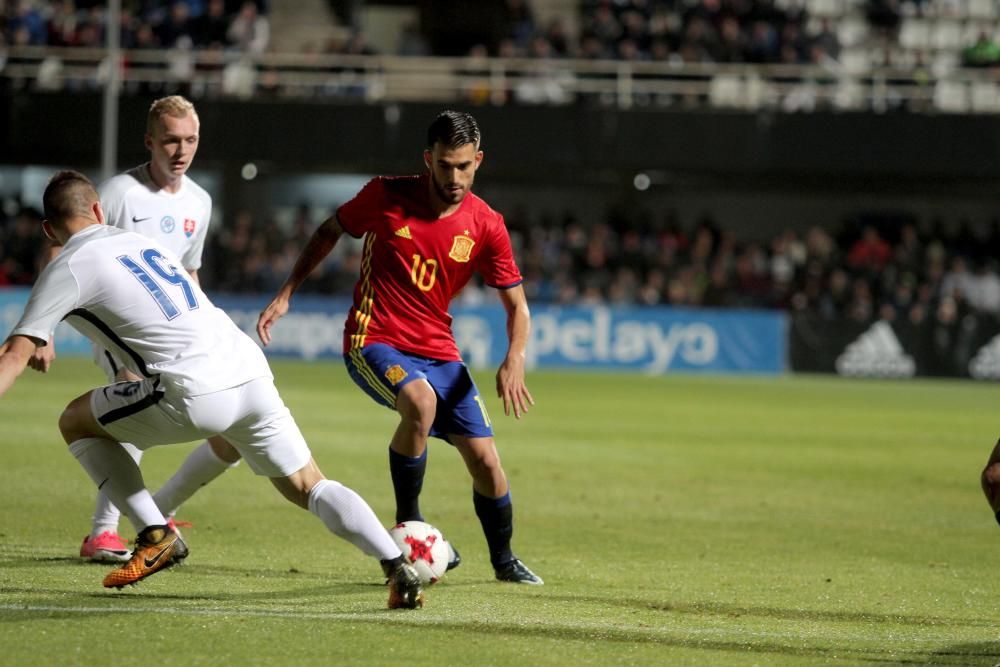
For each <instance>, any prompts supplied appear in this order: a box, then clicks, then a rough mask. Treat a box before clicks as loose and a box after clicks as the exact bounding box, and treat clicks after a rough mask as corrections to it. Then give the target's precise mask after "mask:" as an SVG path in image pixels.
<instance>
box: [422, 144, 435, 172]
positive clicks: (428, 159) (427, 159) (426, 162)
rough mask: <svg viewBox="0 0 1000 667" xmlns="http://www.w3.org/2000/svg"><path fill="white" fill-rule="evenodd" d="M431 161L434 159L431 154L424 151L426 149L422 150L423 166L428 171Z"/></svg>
mask: <svg viewBox="0 0 1000 667" xmlns="http://www.w3.org/2000/svg"><path fill="white" fill-rule="evenodd" d="M433 159H434V158H433V156H432V155H431V152H430V151H429V150H428V149H426V148H425V149H424V165H425V166H426V167H427V168H428V169H430V168H431V162H432V161H433Z"/></svg>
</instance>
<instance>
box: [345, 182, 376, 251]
mask: <svg viewBox="0 0 1000 667" xmlns="http://www.w3.org/2000/svg"><path fill="white" fill-rule="evenodd" d="M384 202H385V183H383V181H382V179H381V178H373V179H372V180H370V181H368V183H366V184H365V187H363V188H361V190H360V191H359V192H358V194H356V195H354V198H353V199H351V200H350V201H348V202H345V203H344V204H342V205H341V206H340V208H338V209H337V222H339V223H340V226H341V227H342V228H343V230H344V231H345V232H347V233H348V234H350V235H351V236H353V237H354V238H361V237H362V236H364V235H365V234H366V233H368V231H369V230H370V229H372V227H374V226H375V225H376V224H378V222H379V221H381V220H382V217H383V216H382V214H383V212H384V210H385V206H384Z"/></svg>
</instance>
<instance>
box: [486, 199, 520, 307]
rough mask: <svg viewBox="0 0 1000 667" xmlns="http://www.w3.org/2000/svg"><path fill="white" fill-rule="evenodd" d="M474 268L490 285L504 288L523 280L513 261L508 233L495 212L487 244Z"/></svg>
mask: <svg viewBox="0 0 1000 667" xmlns="http://www.w3.org/2000/svg"><path fill="white" fill-rule="evenodd" d="M476 269H477V271H478V272H479V274H480V275H482V277H483V280H484V281H485V282H486V284H487V285H489V286H490V287H496V288H499V289H505V288H508V287H514V286H515V285H520V284H521V281H522V280H524V279H523V278H522V277H521V271H520V270H519V269H518V268H517V263H516V262H515V261H514V251H513V249H512V248H511V245H510V234H508V233H507V225H505V224H504V221H503V216H502V215H500V214H496V218H495V219H494V220H493V221H492V224H491V225H490V226H489V236H488V238H487V244H486V247H485V248H484V249H483V252H482V253H481V254H480V255H479V258H478V261H477V266H476Z"/></svg>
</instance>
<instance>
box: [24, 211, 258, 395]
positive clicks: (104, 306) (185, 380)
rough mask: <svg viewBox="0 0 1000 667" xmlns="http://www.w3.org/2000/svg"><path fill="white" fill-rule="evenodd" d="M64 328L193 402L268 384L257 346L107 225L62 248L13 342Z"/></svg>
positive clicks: (158, 257)
mask: <svg viewBox="0 0 1000 667" xmlns="http://www.w3.org/2000/svg"><path fill="white" fill-rule="evenodd" d="M63 319H65V320H66V321H67V322H68V323H69V324H70V325H71V326H73V328H74V329H77V330H78V331H79V332H80V333H82V334H83V335H85V336H87V337H88V338H90V339H91V340H92V341H94V342H95V343H97V344H99V345H102V346H103V347H105V348H107V349H108V350H110V351H112V352H113V353H114V355H115V357H116V358H117V359H119V360H120V361H122V362H123V363H124V364H125V366H126V367H127V368H128V369H129V370H131V371H132V372H133V373H136V374H137V375H139V376H140V377H154V376H159V377H160V379H161V386H163V387H164V389H166V390H168V391H169V388H170V387H174V388H176V389H178V390H179V391H180V392H181V393H182V394H183V395H187V396H197V395H201V394H208V393H212V392H215V391H221V390H223V389H229V388H230V387H236V386H238V385H241V384H244V383H246V382H249V381H250V380H253V379H255V378H259V377H272V375H271V371H270V368H269V367H268V364H267V360H266V359H265V358H264V353H263V352H262V351H261V349H260V347H258V346H257V344H256V343H255V342H254V341H253V340H251V338H250V337H249V336H247V335H246V334H245V333H243V331H241V330H240V329H239V327H237V326H236V324H234V323H233V321H232V320H231V319H229V316H228V315H226V313H225V312H223V311H222V310H221V309H219V308H217V307H216V306H215V305H214V304H213V303H212V302H211V301H210V300H209V299H208V297H207V296H205V293H204V292H202V291H201V288H200V287H198V285H197V283H195V282H194V281H193V280H192V279H191V276H190V274H188V273H187V272H186V271H185V270H184V269H183V268H181V267H180V261H179V258H178V257H177V256H176V255H174V253H172V252H171V251H170V250H169V249H167V248H165V247H163V246H162V245H160V244H159V243H157V242H155V241H153V240H151V239H149V238H147V237H146V236H143V235H140V234H136V233H133V232H127V231H123V230H121V229H117V228H115V227H110V226H108V225H93V226H91V227H87V228H86V229H84V230H82V231H80V232H77V233H76V234H74V235H73V236H72V237H71V238H70V239H69V241H68V242H67V243H66V245H65V246H64V247H63V249H62V252H60V253H59V255H58V256H57V257H56V258H55V259H54V260H52V262H51V263H50V264H49V265H48V266H47V267H45V269H44V270H43V271H42V273H41V275H40V276H39V277H38V280H37V281H36V283H35V286H34V288H32V290H31V297H30V298H29V299H28V304H27V306H25V310H24V315H22V317H21V321H20V322H18V324H17V326H16V327H15V328H14V331H13V334H17V335H23V336H30V337H31V338H35V339H38V340H40V341H42V342H43V343H45V342H47V341H48V340H49V337H50V336H51V335H52V331H53V329H55V327H56V325H57V324H58V323H59V322H60V321H61V320H63Z"/></svg>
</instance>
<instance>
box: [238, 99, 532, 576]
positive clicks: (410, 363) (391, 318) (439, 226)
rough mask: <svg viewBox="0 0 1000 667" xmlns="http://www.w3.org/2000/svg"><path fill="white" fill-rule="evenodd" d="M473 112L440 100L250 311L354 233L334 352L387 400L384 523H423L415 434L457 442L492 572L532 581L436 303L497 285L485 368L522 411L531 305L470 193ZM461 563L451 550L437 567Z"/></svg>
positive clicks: (503, 244) (280, 303)
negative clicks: (387, 172)
mask: <svg viewBox="0 0 1000 667" xmlns="http://www.w3.org/2000/svg"><path fill="white" fill-rule="evenodd" d="M479 141H480V133H479V127H478V125H477V124H476V120H475V119H474V118H473V117H472V116H470V115H469V114H467V113H461V112H456V111H445V112H443V113H441V114H440V115H439V116H438V117H437V118H436V119H435V120H434V122H433V123H432V124H431V126H430V127H429V128H428V131H427V148H426V149H425V150H424V163H425V164H426V165H427V173H426V174H422V175H418V176H404V177H395V178H393V177H379V178H375V179H373V180H371V181H370V182H369V183H368V184H367V185H365V187H364V188H362V189H361V191H360V192H359V193H358V194H357V196H355V197H354V199H352V200H351V201H349V202H347V203H346V204H344V205H343V206H341V207H340V208H339V209H338V210H337V213H336V215H334V216H332V217H331V218H329V219H328V220H326V221H325V222H324V223H323V224H322V225H320V227H319V228H318V229H317V230H316V232H315V233H314V234H313V236H312V238H310V239H309V242H308V243H307V244H306V247H305V249H304V250H303V251H302V254H301V255H300V256H299V258H298V260H297V261H296V263H295V266H294V268H293V269H292V272H291V274H290V275H289V277H288V279H287V280H286V281H285V283H284V284H283V285H282V287H281V289H280V290H279V291H278V294H277V295H276V296H275V297H274V299H273V300H272V301H271V303H270V304H269V305H268V306H267V308H265V309H264V311H263V312H262V313H261V314H260V318H259V319H258V320H257V333H258V335H259V336H260V339H261V341H262V342H263V343H264V344H265V345H267V344H268V343H269V342H270V340H271V334H270V329H271V327H272V326H273V325H274V323H275V322H276V321H277V320H278V319H279V318H281V317H282V316H283V315H284V314H285V313H287V312H288V307H289V300H290V299H291V297H292V295H293V294H294V293H295V290H296V289H298V287H299V285H301V284H302V282H303V281H304V280H305V279H306V278H307V277H308V276H309V274H310V273H312V271H313V269H314V268H315V267H316V266H317V265H318V264H319V263H320V262H321V261H322V260H323V258H325V257H326V256H327V255H328V254H329V253H330V251H331V250H332V249H333V247H334V246H335V245H336V243H337V241H338V240H339V239H340V237H341V235H342V234H344V233H347V234H350V235H351V236H353V237H356V238H359V237H361V236H364V237H365V241H364V254H363V257H362V262H361V275H360V278H359V280H358V283H357V285H356V286H355V288H354V304H353V306H352V307H351V310H350V312H349V314H348V317H347V326H346V330H345V332H344V360H345V363H346V364H347V370H348V372H349V373H350V375H351V377H352V378H353V379H354V381H355V382H356V383H357V384H358V386H360V387H361V389H363V390H364V391H365V392H366V393H367V394H368V395H369V396H371V397H372V398H373V399H374V400H375V401H376V402H377V403H381V404H382V405H385V406H387V407H389V408H392V409H395V410H396V411H397V412H398V413H399V415H400V421H399V426H397V427H396V432H395V433H394V434H393V436H392V441H391V443H390V445H389V469H390V472H391V476H392V483H393V488H394V490H395V495H396V521H397V522H400V521H412V520H417V521H422V520H423V517H422V515H421V513H420V504H419V497H420V490H421V488H422V486H423V479H424V471H425V470H426V465H427V441H428V438H429V437H430V436H435V437H438V438H442V439H444V440H445V441H447V442H449V443H450V444H451V445H453V446H454V447H455V449H457V450H458V452H459V453H460V454H461V455H462V458H463V459H464V461H465V465H466V467H467V468H468V470H469V474H470V475H471V476H472V487H473V504H474V506H475V510H476V515H477V516H478V517H479V521H480V523H481V524H482V527H483V533H484V534H485V536H486V542H487V544H488V546H489V550H490V560H491V562H492V564H493V568H494V570H495V571H496V577H497V579H499V580H500V581H512V582H517V583H524V584H534V585H539V584H541V583H542V580H541V578H540V577H538V576H537V575H536V574H534V573H533V572H532V571H531V570H529V569H528V568H527V566H525V565H524V563H522V562H521V561H520V560H519V559H518V558H517V557H516V556H515V555H514V554H513V552H512V551H511V546H510V541H511V535H512V534H513V508H512V505H511V497H510V489H509V487H508V484H507V476H506V474H505V473H504V470H503V468H502V467H501V465H500V457H499V454H498V453H497V449H496V445H495V443H494V440H493V429H492V427H491V425H490V418H489V415H488V414H487V412H486V405H485V403H484V402H483V400H482V398H481V397H480V396H479V391H478V389H477V388H476V385H475V382H473V379H472V376H471V374H470V373H469V370H468V368H467V367H466V366H465V364H464V363H463V362H462V357H461V355H460V353H459V351H458V346H457V345H456V344H455V339H454V336H453V335H452V332H451V315H450V314H449V313H448V306H449V303H450V302H451V300H452V298H453V297H454V296H455V295H456V294H458V293H459V292H460V291H461V289H462V288H463V287H464V286H465V284H466V283H467V282H468V281H469V279H470V278H471V277H472V274H473V273H474V272H477V273H479V274H480V275H482V276H483V278H484V280H485V282H486V284H488V285H490V286H492V287H495V288H497V290H498V292H499V294H500V300H501V302H502V303H503V305H504V308H505V309H506V311H507V336H508V347H507V355H506V357H505V359H504V361H503V363H502V364H500V369H499V370H498V371H497V376H496V388H497V394H498V395H499V396H500V397H501V398H502V399H503V406H504V414H507V415H510V413H511V412H513V413H514V417H515V418H520V417H521V415H522V414H524V413H526V412H527V411H528V406H529V405H532V404H534V400H533V399H532V397H531V394H530V392H529V391H528V388H527V387H526V386H525V383H524V363H525V359H524V351H525V346H526V344H527V340H528V331H529V328H530V324H531V316H530V313H529V311H528V302H527V299H526V298H525V295H524V288H523V287H522V286H521V280H522V279H521V273H520V271H519V270H518V268H517V264H516V263H515V262H514V256H513V252H512V251H511V246H510V236H509V235H508V233H507V228H506V226H505V225H504V221H503V216H501V215H500V214H499V213H497V212H496V211H494V210H493V209H491V208H490V207H489V206H488V205H487V204H486V202H484V201H483V200H482V199H480V198H479V197H477V196H476V195H474V194H472V183H473V181H474V179H475V175H476V170H477V169H478V168H479V165H480V164H481V163H482V161H483V152H482V151H481V150H480V148H479ZM458 562H459V558H458V554H457V552H456V553H453V554H452V560H451V562H450V563H449V569H451V568H452V567H455V566H456V565H457V564H458Z"/></svg>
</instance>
